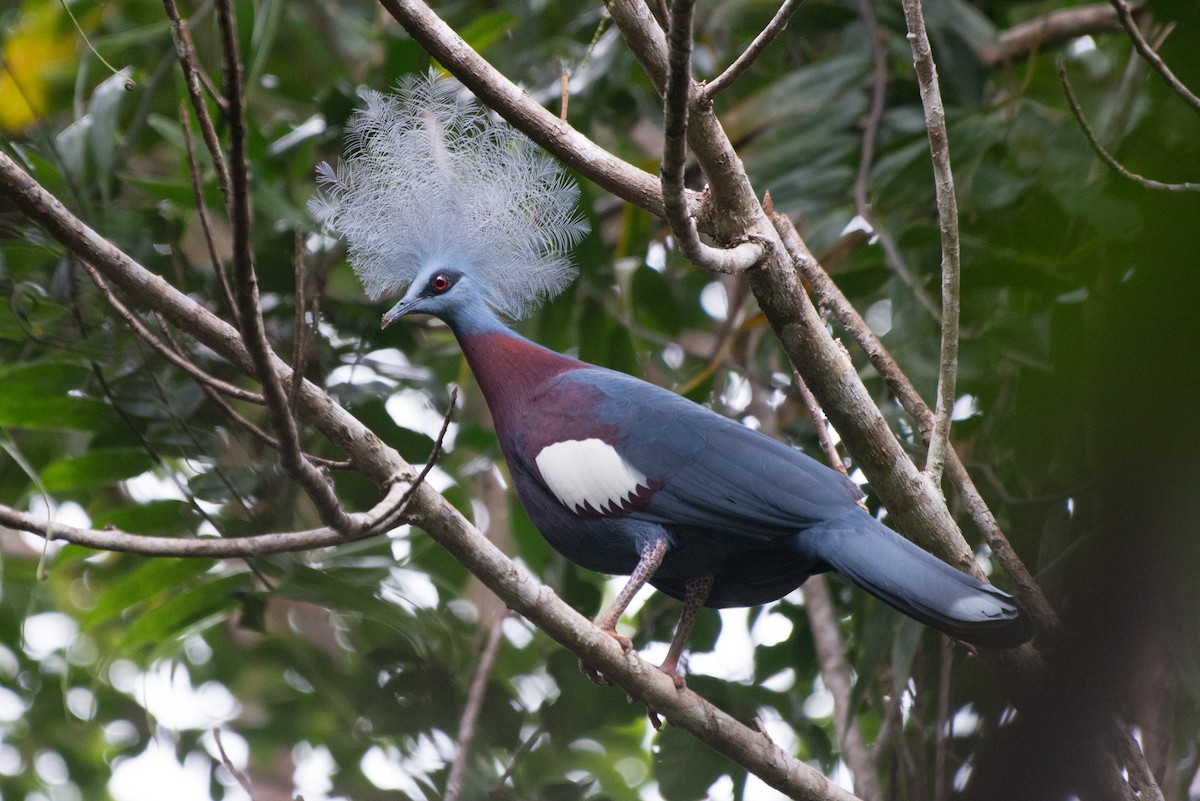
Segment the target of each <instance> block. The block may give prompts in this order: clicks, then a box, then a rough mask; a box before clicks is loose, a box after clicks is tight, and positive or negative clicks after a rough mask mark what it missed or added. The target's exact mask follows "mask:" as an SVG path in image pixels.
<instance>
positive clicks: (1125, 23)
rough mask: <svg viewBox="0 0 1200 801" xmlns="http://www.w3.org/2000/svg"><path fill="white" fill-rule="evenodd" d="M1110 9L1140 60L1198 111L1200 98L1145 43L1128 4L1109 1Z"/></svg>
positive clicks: (1121, 0)
mask: <svg viewBox="0 0 1200 801" xmlns="http://www.w3.org/2000/svg"><path fill="white" fill-rule="evenodd" d="M1110 2H1111V3H1112V7H1113V8H1115V9H1116V10H1117V17H1118V18H1119V19H1120V21H1121V27H1123V28H1124V29H1125V33H1127V34H1129V38H1130V39H1131V40H1133V46H1134V47H1135V48H1137V51H1138V52H1139V53H1141V55H1142V58H1144V59H1146V62H1147V63H1148V64H1149V65H1150V66H1151V67H1153V68H1154V71H1155V72H1157V73H1158V74H1159V75H1161V76H1162V78H1163V80H1164V81H1166V82H1167V84H1168V85H1170V87H1171V89H1172V91H1174V92H1175V94H1177V95H1179V96H1180V97H1181V98H1183V101H1184V102H1185V103H1187V104H1188V105H1189V106H1191V107H1192V108H1193V109H1194V110H1195V111H1200V97H1197V96H1196V95H1195V94H1193V93H1192V92H1191V90H1189V89H1188V88H1187V86H1185V85H1184V83H1183V81H1181V80H1179V79H1178V78H1176V77H1175V73H1173V72H1171V68H1170V67H1168V66H1167V64H1166V62H1165V61H1163V60H1162V57H1161V56H1159V55H1158V53H1156V52H1154V48H1153V47H1151V46H1150V43H1149V42H1147V41H1146V37H1145V36H1143V35H1142V29H1141V28H1139V27H1138V24H1137V20H1135V19H1134V18H1133V11H1132V10H1131V9H1130V8H1129V4H1128V3H1126V2H1125V0H1110Z"/></svg>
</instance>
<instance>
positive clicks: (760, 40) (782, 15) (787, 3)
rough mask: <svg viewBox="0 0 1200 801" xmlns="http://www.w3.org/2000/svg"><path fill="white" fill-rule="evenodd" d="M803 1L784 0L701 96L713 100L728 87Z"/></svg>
mask: <svg viewBox="0 0 1200 801" xmlns="http://www.w3.org/2000/svg"><path fill="white" fill-rule="evenodd" d="M803 2H804V0H783V5H781V6H780V7H779V10H778V11H776V12H775V16H774V17H772V18H771V21H770V22H768V23H767V27H765V28H763V29H762V32H761V33H759V34H758V36H756V37H754V41H753V42H751V43H750V46H749V47H747V48H746V49H745V51H743V52H742V54H741V55H739V56H738V57H737V58H736V59H734V61H733V63H732V64H730V65H729V66H728V67H726V68H725V71H724V72H722V73H721V74H720V75H718V76H717V77H716V78H713V79H712V80H711V81H709V82H708V83H707V84H706V85H705V86H704V88H703V89H702V90H701V92H700V96H701V98H702V99H704V100H707V101H711V100H712V99H713V98H714V97H716V96H717V95H718V94H720V93H721V92H723V91H725V90H726V89H728V88H729V86H730V84H732V83H733V82H734V81H735V80H737V79H738V77H739V76H740V75H741V74H742V73H743V72H745V71H746V70H747V69H748V68H749V67H750V65H751V64H753V63H754V61H755V60H756V59H757V58H758V57H759V56H760V55H762V52H763V51H764V50H766V49H767V46H768V45H769V44H771V42H773V41H775V37H777V36H779V34H781V33H783V29H784V28H786V27H787V26H788V22H790V21H791V19H792V15H793V14H795V13H796V9H797V8H799V7H800V4H801V3H803Z"/></svg>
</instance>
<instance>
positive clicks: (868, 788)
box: [803, 574, 883, 801]
mask: <svg viewBox="0 0 1200 801" xmlns="http://www.w3.org/2000/svg"><path fill="white" fill-rule="evenodd" d="M803 589H804V611H805V612H806V613H807V615H808V625H809V627H810V628H811V629H812V636H813V645H814V646H816V650H817V660H818V662H819V663H820V665H821V678H822V680H823V681H824V682H825V688H826V689H827V690H829V692H830V694H832V695H833V728H834V730H835V732H836V733H837V737H838V742H840V743H841V745H842V759H844V760H845V762H846V766H847V767H849V768H850V772H851V773H852V774H854V792H855V793H856V794H857V795H858V796H859V797H860V798H862V799H863V801H881V799H882V798H883V791H882V790H881V789H880V787H879V766H878V765H877V764H876V763H875V762H874V761H873V760H872V759H871V751H870V749H869V748H867V745H866V742H865V741H864V740H863V736H862V729H860V728H859V725H858V721H857V720H853V719H851V718H850V696H851V691H852V688H853V686H854V681H853V679H852V678H851V673H850V667H849V666H848V665H847V664H846V653H845V650H844V648H843V646H842V638H841V635H840V634H839V633H838V624H837V616H836V615H835V614H834V611H833V599H832V598H831V597H830V595H829V583H828V582H827V581H826V580H825V577H824V576H823V575H820V574H818V575H815V576H811V577H810V578H809V579H808V581H806V582H804V588H803Z"/></svg>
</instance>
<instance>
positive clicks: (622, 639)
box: [600, 626, 633, 653]
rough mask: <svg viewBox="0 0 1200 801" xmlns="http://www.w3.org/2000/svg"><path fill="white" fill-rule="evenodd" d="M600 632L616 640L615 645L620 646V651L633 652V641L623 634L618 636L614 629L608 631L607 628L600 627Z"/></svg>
mask: <svg viewBox="0 0 1200 801" xmlns="http://www.w3.org/2000/svg"><path fill="white" fill-rule="evenodd" d="M600 630H601V631H603V632H604V633H605V634H607V635H608V636H609V637H612V638H613V639H614V640H616V641H617V644H618V645H620V646H621V650H622V651H624V652H625V653H629V652H630V651H632V650H633V640H631V639H629V638H628V637H626V636H625V635H624V634H618V633H617V630H616V629H615V628H613V629H610V628H608V627H607V626H601V627H600Z"/></svg>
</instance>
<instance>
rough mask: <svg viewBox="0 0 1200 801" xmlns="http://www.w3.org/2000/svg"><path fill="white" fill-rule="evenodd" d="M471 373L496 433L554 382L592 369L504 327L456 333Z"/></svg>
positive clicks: (504, 428)
mask: <svg viewBox="0 0 1200 801" xmlns="http://www.w3.org/2000/svg"><path fill="white" fill-rule="evenodd" d="M455 333H456V335H457V336H458V342H459V345H460V346H461V347H462V350H463V354H464V355H465V356H466V357H467V363H468V364H469V365H470V366H471V372H472V373H474V374H475V380H476V381H477V382H478V383H479V388H480V389H481V390H482V391H483V396H484V398H485V399H486V400H487V404H488V408H489V409H490V410H491V412H492V419H493V421H494V422H495V424H496V430H497V433H502V432H503V431H504V430H506V429H507V427H508V424H509V422H510V421H511V420H513V419H514V415H516V414H517V413H518V412H519V411H520V410H521V409H522V408H523V407H524V406H525V404H526V403H527V402H528V401H529V399H530V398H531V397H533V396H534V395H535V394H536V393H537V391H538V390H539V389H540V388H541V387H542V386H543V385H544V384H545V383H546V382H547V381H550V380H551V379H553V378H555V377H557V376H559V375H561V374H562V373H565V372H569V371H571V370H579V369H583V368H587V367H590V366H591V365H589V364H587V363H585V362H581V361H579V360H578V359H572V358H571V357H569V356H563V355H562V354H561V353H555V352H554V351H552V350H549V349H548V348H544V347H542V346H541V345H538V344H536V343H533V342H530V341H529V340H528V339H525V338H524V337H522V336H520V335H518V334H515V333H513V332H512V331H510V330H508V329H507V328H504V327H499V328H492V329H487V330H478V331H474V332H471V333H460V332H457V331H456V332H455Z"/></svg>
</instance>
